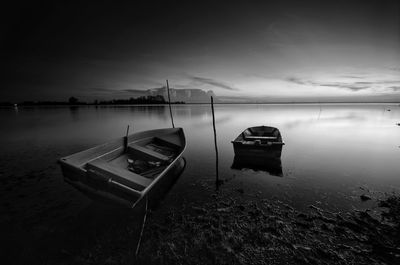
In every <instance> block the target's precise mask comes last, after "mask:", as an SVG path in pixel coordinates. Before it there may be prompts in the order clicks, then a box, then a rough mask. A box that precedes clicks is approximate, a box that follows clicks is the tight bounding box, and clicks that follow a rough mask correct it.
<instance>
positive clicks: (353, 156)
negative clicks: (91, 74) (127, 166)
mask: <svg viewBox="0 0 400 265" xmlns="http://www.w3.org/2000/svg"><path fill="white" fill-rule="evenodd" d="M389 110H390V111H389ZM215 111H216V124H217V139H218V148H219V173H220V178H221V179H223V180H224V184H223V185H222V186H221V187H220V192H225V191H228V190H236V189H243V190H244V193H243V194H242V193H240V192H236V193H233V196H258V197H261V198H270V197H273V196H275V197H277V198H279V199H280V200H282V201H286V202H288V203H290V204H291V205H293V206H294V207H296V208H300V209H302V208H307V207H308V206H309V205H310V204H314V205H320V206H321V207H322V206H323V207H327V208H331V209H336V210H338V209H339V210H340V209H351V208H360V207H361V208H362V207H365V206H366V205H367V206H371V204H373V202H367V203H361V202H360V198H359V196H360V195H361V194H364V193H366V194H369V195H370V196H372V197H374V198H379V197H380V196H383V193H384V192H389V193H390V192H398V191H399V190H400V162H399V161H400V126H397V125H396V124H397V123H399V122H400V107H399V105H398V104H392V105H390V104H389V105H388V104H387V105H382V104H369V105H343V104H337V105H333V104H332V105H329V104H325V105H217V106H215ZM173 114H174V119H175V124H176V126H177V127H183V128H184V131H185V134H186V138H187V149H186V151H185V154H184V156H185V158H186V160H187V166H186V169H185V171H184V173H183V174H182V175H181V176H180V178H179V180H178V181H177V183H176V184H175V186H174V187H173V188H172V190H171V192H170V193H169V194H168V196H167V197H166V198H165V200H164V202H163V204H162V208H165V209H169V208H171V207H178V208H179V207H180V205H182V203H183V202H186V203H190V202H199V201H202V200H209V199H210V195H211V194H212V193H213V192H214V190H215V187H214V181H215V151H214V142H213V131H212V116H211V109H210V106H209V105H180V106H174V107H173ZM0 119H1V124H0V142H1V153H0V182H1V186H0V190H1V191H0V201H1V206H0V211H1V214H0V222H1V224H2V227H3V228H4V227H6V229H8V230H9V229H11V230H9V231H13V233H14V232H15V233H14V234H15V236H14V237H15V238H16V239H15V238H14V239H15V240H16V241H17V242H18V235H19V234H20V235H24V234H25V233H26V231H28V230H29V233H31V234H32V235H39V236H36V237H35V236H33V238H34V239H31V240H33V241H34V240H36V239H37V238H39V239H40V235H41V234H43V231H45V232H46V231H52V229H55V227H60V226H61V227H62V226H63V225H65V226H66V225H70V223H69V222H70V220H71V218H73V217H74V216H77V215H79V214H82V213H83V212H87V211H88V209H90V207H92V205H93V203H92V201H91V200H89V199H87V198H86V197H85V196H83V195H81V194H80V193H79V192H77V191H75V190H74V189H73V188H72V187H70V186H69V185H67V184H66V183H64V182H63V180H62V175H61V172H60V170H59V167H58V165H57V164H56V160H57V159H58V158H59V157H62V156H65V155H69V154H72V153H74V152H77V151H81V150H84V149H86V148H89V147H92V146H94V145H98V144H101V143H104V142H107V141H109V140H110V139H113V138H116V137H121V136H123V135H124V133H125V130H126V126H127V125H128V124H129V125H131V128H132V126H133V128H134V131H142V130H148V129H155V128H162V127H169V126H170V119H169V110H168V108H167V107H165V106H158V107H149V106H133V107H97V108H96V107H79V108H68V107H67V108H65V107H60V108H19V109H0ZM257 125H270V126H274V127H277V128H279V130H280V131H281V134H282V137H283V140H284V141H285V143H286V145H285V146H284V147H283V151H282V157H281V161H282V171H283V176H282V177H277V176H272V175H270V174H269V173H267V172H264V171H254V170H252V169H243V170H235V169H231V166H232V162H233V157H234V153H233V148H232V144H231V140H233V139H234V138H235V137H236V136H237V135H238V134H239V133H241V132H242V131H243V130H244V129H245V128H247V127H251V126H257ZM235 194H236V195H235ZM18 233H19V234H18Z"/></svg>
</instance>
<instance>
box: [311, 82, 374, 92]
mask: <svg viewBox="0 0 400 265" xmlns="http://www.w3.org/2000/svg"><path fill="white" fill-rule="evenodd" d="M318 85H320V86H327V87H337V88H342V89H347V90H351V91H360V90H364V89H368V88H370V86H365V85H360V84H347V83H321V84H318Z"/></svg>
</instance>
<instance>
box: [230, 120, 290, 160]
mask: <svg viewBox="0 0 400 265" xmlns="http://www.w3.org/2000/svg"><path fill="white" fill-rule="evenodd" d="M232 143H233V150H234V152H235V156H245V157H247V156H253V157H254V156H260V157H281V153H282V146H283V145H284V144H285V143H284V142H283V141H282V136H281V133H280V131H279V130H278V129H277V128H275V127H270V126H257V127H250V128H247V129H246V130H244V131H243V132H242V133H241V134H239V136H238V137H236V139H235V140H234V141H232ZM271 151H273V152H271Z"/></svg>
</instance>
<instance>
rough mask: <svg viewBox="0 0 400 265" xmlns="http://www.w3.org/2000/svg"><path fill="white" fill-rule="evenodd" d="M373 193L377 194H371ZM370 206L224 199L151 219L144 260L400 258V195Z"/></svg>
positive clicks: (290, 261) (219, 261)
mask: <svg viewBox="0 0 400 265" xmlns="http://www.w3.org/2000/svg"><path fill="white" fill-rule="evenodd" d="M369 199H371V198H369ZM379 206H380V207H385V208H387V209H388V211H384V212H383V214H382V219H381V220H379V219H376V218H374V217H373V216H372V215H370V213H369V211H368V210H366V211H356V212H350V213H344V212H338V213H333V212H329V211H326V210H324V209H321V208H319V207H317V206H314V205H310V207H309V209H310V211H309V212H299V211H296V210H294V209H293V208H292V207H290V206H289V207H287V205H285V204H284V203H282V202H279V201H277V200H266V199H264V200H262V201H251V202H250V201H243V202H240V201H238V200H226V199H224V198H221V197H218V196H217V198H216V201H215V202H211V203H207V204H206V205H202V206H201V207H200V208H193V207H192V209H193V210H194V214H187V213H184V212H180V213H177V212H170V213H169V214H167V215H166V217H165V219H164V220H155V219H153V220H152V221H151V222H149V223H148V225H147V227H146V229H145V233H144V241H143V243H142V244H143V245H142V249H141V252H140V254H139V257H138V261H139V262H140V263H143V264H210V263H215V264H265V262H266V261H268V262H267V263H271V264H275V263H279V264H297V263H316V264H349V263H352V262H354V261H355V260H357V262H358V263H360V264H395V263H397V264H399V262H400V237H398V235H399V233H400V226H399V224H400V217H399V216H400V199H399V198H397V197H391V198H389V199H387V200H385V201H382V202H380V204H379Z"/></svg>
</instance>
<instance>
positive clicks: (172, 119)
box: [167, 80, 175, 128]
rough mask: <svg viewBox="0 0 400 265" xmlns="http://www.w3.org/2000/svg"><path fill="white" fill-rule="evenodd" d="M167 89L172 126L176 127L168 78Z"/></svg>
mask: <svg viewBox="0 0 400 265" xmlns="http://www.w3.org/2000/svg"><path fill="white" fill-rule="evenodd" d="M167 91H168V105H169V114H170V115H171V123H172V128H175V124H174V117H173V116H172V108H171V97H170V96H169V84H168V80H167Z"/></svg>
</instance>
